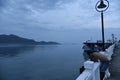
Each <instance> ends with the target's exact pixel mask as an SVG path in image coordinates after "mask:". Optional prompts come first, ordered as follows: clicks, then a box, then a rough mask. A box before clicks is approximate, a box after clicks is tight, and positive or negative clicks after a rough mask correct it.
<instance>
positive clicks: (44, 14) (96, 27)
mask: <svg viewBox="0 0 120 80" xmlns="http://www.w3.org/2000/svg"><path fill="white" fill-rule="evenodd" d="M97 1H98V0H0V34H16V35H19V36H22V37H27V38H32V39H35V40H46V41H59V42H67V41H68V42H79V41H82V40H84V39H87V38H88V39H94V36H95V35H96V36H95V39H101V22H100V13H99V12H97V11H96V10H95V4H96V2H97ZM109 2H110V7H109V8H108V10H107V11H105V12H104V23H105V29H106V34H105V35H106V37H108V36H109V37H110V36H111V34H112V33H115V34H116V35H117V37H119V32H120V31H119V30H120V22H119V21H120V15H119V14H120V0H109ZM108 32H109V33H108ZM71 37H72V38H71ZM84 37H85V38H84ZM83 38H84V39H83Z"/></svg>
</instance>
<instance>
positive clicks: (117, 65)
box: [107, 43, 120, 80]
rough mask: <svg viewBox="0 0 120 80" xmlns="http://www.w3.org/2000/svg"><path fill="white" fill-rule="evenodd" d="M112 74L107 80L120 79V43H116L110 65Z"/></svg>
mask: <svg viewBox="0 0 120 80" xmlns="http://www.w3.org/2000/svg"><path fill="white" fill-rule="evenodd" d="M109 70H110V73H111V76H110V78H109V79H107V80H120V43H118V44H116V46H115V48H114V54H113V56H112V60H111V65H110V68H109Z"/></svg>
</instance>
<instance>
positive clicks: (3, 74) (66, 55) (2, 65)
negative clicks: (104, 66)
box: [0, 44, 84, 80]
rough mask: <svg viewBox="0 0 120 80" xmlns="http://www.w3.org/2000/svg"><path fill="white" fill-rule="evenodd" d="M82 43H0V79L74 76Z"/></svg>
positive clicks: (57, 79) (66, 78) (80, 60)
mask: <svg viewBox="0 0 120 80" xmlns="http://www.w3.org/2000/svg"><path fill="white" fill-rule="evenodd" d="M81 47H82V46H81V45H79V44H77V45H72V44H71V45H70V44H69V45H68V44H67V45H37V46H33V45H27V46H18V45H16V46H0V80H75V79H76V78H77V77H78V75H79V68H80V67H81V66H82V65H83V62H84V60H83V54H82V48H81Z"/></svg>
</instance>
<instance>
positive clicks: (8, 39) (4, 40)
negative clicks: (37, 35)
mask: <svg viewBox="0 0 120 80" xmlns="http://www.w3.org/2000/svg"><path fill="white" fill-rule="evenodd" d="M0 44H25V45H27V44H28V45H59V44H60V43H58V42H53V41H49V42H46V41H40V42H38V41H35V40H33V39H27V38H22V37H19V36H16V35H13V34H10V35H6V34H2V35H0Z"/></svg>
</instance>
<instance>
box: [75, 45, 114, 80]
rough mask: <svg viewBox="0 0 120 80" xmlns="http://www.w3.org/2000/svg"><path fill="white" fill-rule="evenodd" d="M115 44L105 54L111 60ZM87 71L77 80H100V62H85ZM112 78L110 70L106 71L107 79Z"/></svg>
mask: <svg viewBox="0 0 120 80" xmlns="http://www.w3.org/2000/svg"><path fill="white" fill-rule="evenodd" d="M114 46H115V44H113V45H111V46H110V47H109V48H108V49H106V51H105V52H102V54H105V55H106V56H107V57H108V59H109V60H111V59H112V58H111V56H112V54H113V52H114ZM84 67H85V70H84V71H83V72H82V73H81V74H80V75H79V76H78V78H77V79H76V80H100V71H99V69H100V62H93V61H86V62H84ZM107 77H110V73H109V69H107V70H106V74H105V78H107Z"/></svg>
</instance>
